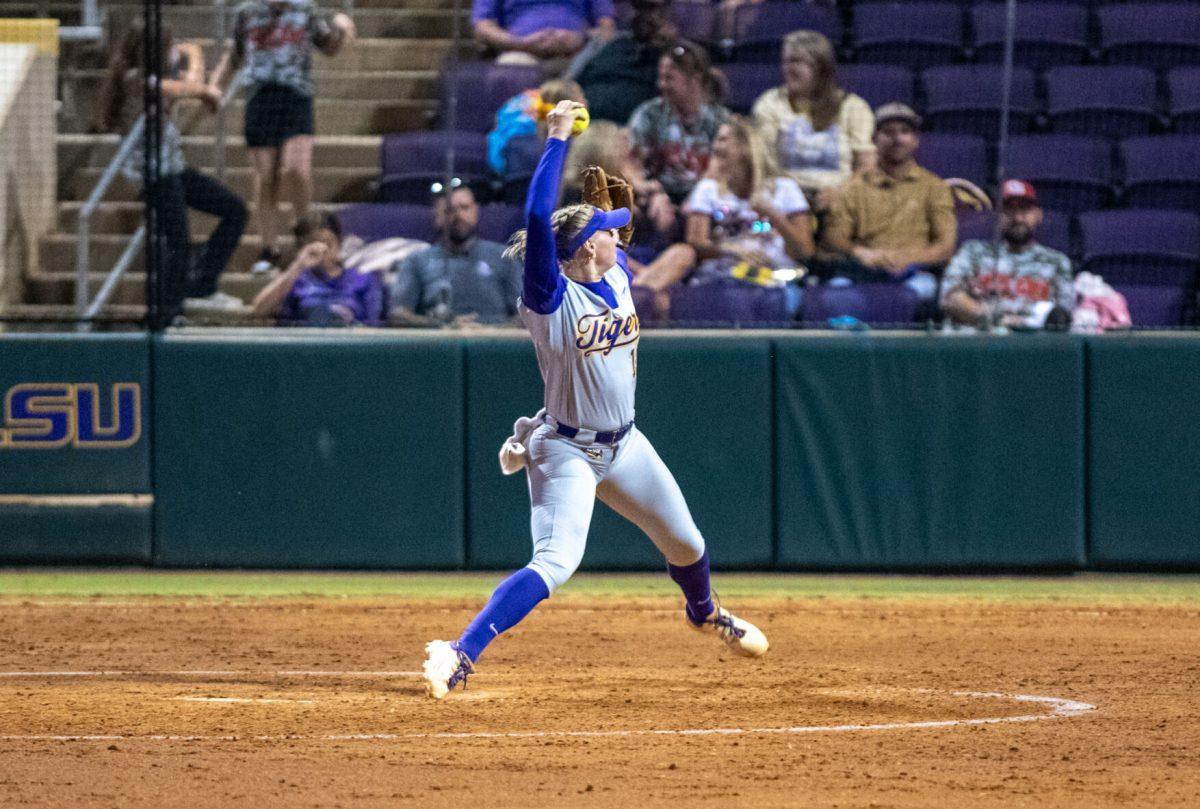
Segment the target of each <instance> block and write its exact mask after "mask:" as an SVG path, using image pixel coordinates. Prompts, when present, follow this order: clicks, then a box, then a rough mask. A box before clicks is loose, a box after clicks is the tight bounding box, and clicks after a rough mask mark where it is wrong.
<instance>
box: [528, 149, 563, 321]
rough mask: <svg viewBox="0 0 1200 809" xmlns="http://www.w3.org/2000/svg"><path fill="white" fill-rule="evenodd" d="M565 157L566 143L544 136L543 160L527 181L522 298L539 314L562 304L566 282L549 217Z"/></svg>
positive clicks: (548, 312) (548, 311) (555, 197)
mask: <svg viewBox="0 0 1200 809" xmlns="http://www.w3.org/2000/svg"><path fill="white" fill-rule="evenodd" d="M566 156H567V142H566V141H565V140H558V139H557V138H547V139H546V148H545V151H543V152H542V159H541V160H539V161H538V165H537V170H535V171H534V172H533V179H532V180H531V181H530V183H529V196H528V197H527V198H526V200H525V229H526V234H527V239H526V242H525V277H524V280H523V282H522V285H521V301H522V302H523V303H524V304H525V305H526V306H527V307H529V308H530V309H531V310H533V311H534V312H537V313H538V314H539V315H548V314H551V313H552V312H554V310H556V309H558V307H559V304H561V303H562V297H563V290H564V289H566V281H564V280H563V277H562V273H560V272H559V270H558V255H557V254H556V251H555V248H554V228H553V227H552V226H551V224H550V217H551V216H553V214H554V203H555V200H556V199H557V198H558V182H559V179H560V178H561V177H562V170H563V162H564V161H565V160H566Z"/></svg>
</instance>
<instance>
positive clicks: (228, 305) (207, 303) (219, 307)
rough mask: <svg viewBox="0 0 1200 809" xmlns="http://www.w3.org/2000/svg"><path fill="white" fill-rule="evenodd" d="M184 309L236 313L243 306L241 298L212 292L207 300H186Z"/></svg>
mask: <svg viewBox="0 0 1200 809" xmlns="http://www.w3.org/2000/svg"><path fill="white" fill-rule="evenodd" d="M183 305H184V308H186V309H205V310H208V311H221V312H236V311H237V310H239V309H241V308H242V307H243V306H245V303H244V302H243V301H242V299H241V298H235V297H234V296H232V295H229V294H227V293H224V292H220V291H218V292H214V293H213V294H211V295H209V296H208V297H207V298H188V299H187V300H185V301H184V302H183Z"/></svg>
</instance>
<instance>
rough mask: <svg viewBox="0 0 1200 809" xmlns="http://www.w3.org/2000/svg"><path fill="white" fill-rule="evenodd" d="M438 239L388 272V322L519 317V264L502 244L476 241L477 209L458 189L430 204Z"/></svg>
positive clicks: (460, 322)
mask: <svg viewBox="0 0 1200 809" xmlns="http://www.w3.org/2000/svg"><path fill="white" fill-rule="evenodd" d="M433 217H434V224H435V225H436V227H437V231H438V234H439V236H440V239H439V241H438V243H437V244H433V245H431V246H430V247H429V248H428V249H426V250H422V251H421V252H419V253H414V254H413V255H411V256H409V257H408V258H406V259H404V260H403V261H399V262H397V263H396V265H395V266H394V267H393V268H392V272H393V275H394V276H395V280H394V281H393V282H392V288H391V297H390V307H391V321H392V323H394V324H397V325H406V326H442V325H457V326H461V325H468V324H471V323H492V324H495V323H508V322H513V321H514V318H515V317H516V314H517V298H518V297H519V296H520V294H521V266H520V265H519V264H517V263H516V262H515V261H512V260H510V259H506V258H504V257H503V255H502V253H503V252H504V245H502V244H499V243H497V242H489V241H485V240H483V239H479V238H477V237H476V235H475V229H476V227H477V226H478V224H479V205H478V204H477V203H476V202H475V195H474V194H473V193H472V192H471V189H469V188H467V187H465V186H460V187H458V188H454V189H452V190H451V191H450V192H448V193H446V194H440V195H438V196H437V197H436V198H435V199H434V202H433Z"/></svg>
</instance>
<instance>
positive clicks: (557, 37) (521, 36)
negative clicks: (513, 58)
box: [471, 0, 616, 59]
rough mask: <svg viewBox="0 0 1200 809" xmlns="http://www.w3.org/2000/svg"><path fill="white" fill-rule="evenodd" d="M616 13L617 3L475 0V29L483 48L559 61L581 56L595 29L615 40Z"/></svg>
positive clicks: (473, 11) (603, 36) (600, 34)
mask: <svg viewBox="0 0 1200 809" xmlns="http://www.w3.org/2000/svg"><path fill="white" fill-rule="evenodd" d="M613 15H614V11H613V2H612V0H474V4H473V7H472V10H471V25H472V26H473V27H474V29H475V38H476V39H477V40H479V42H480V43H481V44H483V45H486V46H488V47H491V48H493V49H494V50H497V51H500V52H501V53H506V52H514V51H515V52H518V53H523V54H528V56H529V57H533V58H536V59H553V58H556V57H567V56H571V55H573V54H574V53H576V52H577V51H578V50H579V49H580V48H582V47H583V44H584V42H585V41H586V40H587V37H588V35H589V32H591V31H594V32H595V33H596V35H597V36H599V37H600V38H601V39H604V40H607V39H609V38H611V37H612V35H613V34H614V33H616V23H615V21H614V19H613ZM526 58H528V57H526Z"/></svg>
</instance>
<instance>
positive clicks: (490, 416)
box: [466, 335, 773, 570]
mask: <svg viewBox="0 0 1200 809" xmlns="http://www.w3.org/2000/svg"><path fill="white" fill-rule="evenodd" d="M466 351H467V397H466V398H467V460H468V471H467V481H468V484H467V486H468V493H469V494H468V498H467V507H468V515H469V516H468V520H467V521H468V525H469V532H468V535H467V559H468V562H469V564H470V566H472V567H486V568H512V567H519V566H521V565H523V564H525V563H526V562H528V561H529V554H530V552H531V544H530V538H529V493H528V487H527V486H526V482H525V475H524V474H517V475H512V476H509V477H505V476H503V475H501V473H500V466H499V461H498V459H497V453H498V452H499V449H500V444H501V442H502V441H503V440H504V438H505V437H507V436H508V435H509V434H510V433H511V432H512V426H513V421H514V420H515V419H516V418H517V417H518V416H523V415H532V414H533V413H534V412H536V411H537V409H538V408H540V407H541V404H542V401H541V400H542V383H541V377H540V376H539V375H538V370H537V359H536V357H535V356H534V352H533V346H532V344H531V343H530V342H529V340H528V339H527V338H514V339H511V340H495V341H471V342H468V343H467V348H466ZM637 424H638V428H639V429H640V430H641V431H642V432H643V433H645V435H646V436H647V438H649V439H650V442H651V443H652V444H653V445H654V447H655V449H656V450H657V451H658V453H659V455H660V456H661V457H662V458H663V461H664V462H665V463H666V464H667V466H668V467H670V469H671V471H672V472H673V474H674V475H675V478H676V480H677V481H678V482H679V486H680V488H681V489H682V490H683V494H684V497H686V498H687V500H688V504H689V506H690V508H691V510H692V516H693V517H694V518H695V520H696V524H697V525H698V526H699V528H700V530H701V532H703V534H704V536H705V539H706V541H707V543H708V546H709V548H710V550H711V552H712V556H713V558H714V559H721V560H722V561H723V563H725V564H728V565H734V566H737V567H744V568H766V567H769V566H770V564H771V561H772V557H773V554H772V515H771V509H772V504H771V452H772V450H771V362H770V342H769V341H768V340H766V339H755V338H744V337H735V338H729V339H725V338H720V337H701V338H695V337H692V338H680V337H675V336H668V335H664V336H657V335H656V336H655V337H653V338H651V339H646V338H643V339H642V342H641V344H640V346H639V348H638V399H637ZM583 567H584V568H585V569H591V570H614V569H625V570H629V569H639V570H660V569H662V568H663V561H662V556H661V555H660V554H659V553H658V551H657V550H656V549H655V547H654V545H653V544H652V543H651V542H650V540H649V539H647V538H646V537H645V535H643V534H642V533H641V532H640V531H639V530H638V529H636V528H635V527H634V526H633V525H631V524H630V523H628V522H626V521H625V520H624V519H622V518H620V517H618V516H617V515H616V513H615V512H613V511H612V510H611V509H609V508H608V507H607V506H605V505H603V504H598V505H597V507H596V511H595V514H594V516H593V518H592V528H591V532H590V534H589V537H588V548H587V552H586V553H585V555H584V560H583Z"/></svg>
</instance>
